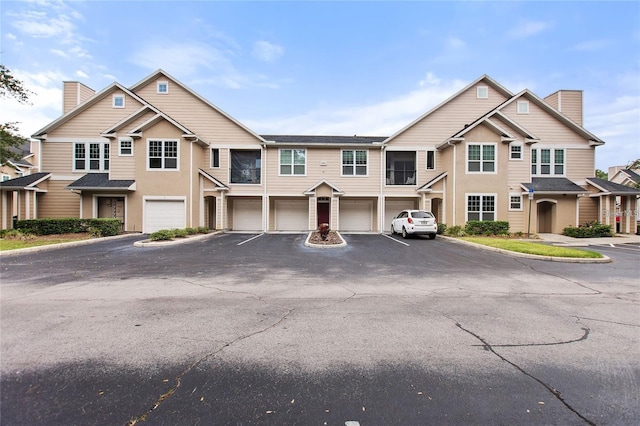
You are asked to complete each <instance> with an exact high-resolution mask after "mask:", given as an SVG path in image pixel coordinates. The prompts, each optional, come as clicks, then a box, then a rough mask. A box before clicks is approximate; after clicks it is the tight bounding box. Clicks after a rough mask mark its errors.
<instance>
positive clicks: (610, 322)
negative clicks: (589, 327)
mask: <svg viewBox="0 0 640 426" xmlns="http://www.w3.org/2000/svg"><path fill="white" fill-rule="evenodd" d="M572 317H573V318H575V319H577V320H578V321H582V320H589V321H598V322H606V323H609V324H617V325H626V326H628V327H640V324H629V323H628V322H618V321H609V320H603V319H598V318H587V317H579V316H577V315H572Z"/></svg>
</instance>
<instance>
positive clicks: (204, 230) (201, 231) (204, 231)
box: [196, 226, 209, 234]
mask: <svg viewBox="0 0 640 426" xmlns="http://www.w3.org/2000/svg"><path fill="white" fill-rule="evenodd" d="M196 229H197V231H198V234H208V233H209V228H207V227H206V226H199V227H198V228H196Z"/></svg>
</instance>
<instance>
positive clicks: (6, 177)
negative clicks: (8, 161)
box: [2, 174, 11, 182]
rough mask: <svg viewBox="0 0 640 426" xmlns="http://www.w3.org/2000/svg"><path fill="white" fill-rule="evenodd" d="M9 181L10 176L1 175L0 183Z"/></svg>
mask: <svg viewBox="0 0 640 426" xmlns="http://www.w3.org/2000/svg"><path fill="white" fill-rule="evenodd" d="M9 179H11V176H9V175H5V174H3V175H2V182H6V181H8V180H9Z"/></svg>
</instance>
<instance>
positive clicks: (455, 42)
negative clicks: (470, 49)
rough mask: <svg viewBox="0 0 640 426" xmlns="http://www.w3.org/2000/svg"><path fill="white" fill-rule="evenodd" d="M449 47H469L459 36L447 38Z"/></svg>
mask: <svg viewBox="0 0 640 426" xmlns="http://www.w3.org/2000/svg"><path fill="white" fill-rule="evenodd" d="M447 47H449V48H451V49H462V48H464V47H467V43H465V42H464V41H463V40H461V39H459V38H457V37H449V38H448V39H447Z"/></svg>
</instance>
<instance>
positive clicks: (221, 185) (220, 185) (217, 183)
mask: <svg viewBox="0 0 640 426" xmlns="http://www.w3.org/2000/svg"><path fill="white" fill-rule="evenodd" d="M198 173H199V174H200V175H201V176H203V177H204V178H205V179H208V180H210V181H211V182H212V183H213V184H214V185H215V186H216V187H218V188H220V190H221V191H227V190H229V187H228V186H227V185H225V184H224V183H222V182H220V181H219V180H218V179H216V178H215V176H212V175H210V174H209V173H207V172H205V171H204V170H202V169H198Z"/></svg>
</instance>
